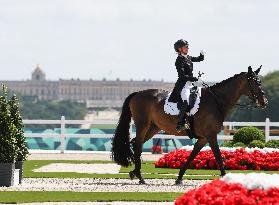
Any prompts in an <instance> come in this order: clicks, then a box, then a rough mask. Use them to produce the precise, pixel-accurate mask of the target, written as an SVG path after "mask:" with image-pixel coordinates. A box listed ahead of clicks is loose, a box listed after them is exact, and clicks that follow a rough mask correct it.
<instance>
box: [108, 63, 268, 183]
mask: <svg viewBox="0 0 279 205" xmlns="http://www.w3.org/2000/svg"><path fill="white" fill-rule="evenodd" d="M261 67H262V66H260V67H259V68H258V69H257V70H255V71H253V70H252V68H251V66H249V67H248V72H241V73H239V74H235V75H234V76H233V77H230V78H228V79H226V80H223V81H222V82H220V83H216V84H214V85H213V86H210V87H205V88H202V92H201V93H202V94H201V99H200V105H199V110H198V112H197V113H196V114H195V115H194V116H193V126H192V127H193V133H194V137H195V138H196V139H197V141H196V143H195V144H194V148H193V150H192V152H191V154H190V156H189V157H188V159H187V161H186V163H184V164H182V165H181V167H180V171H179V175H178V178H177V179H176V181H175V184H177V185H180V184H182V179H183V175H184V174H185V172H186V170H187V169H188V168H189V166H190V163H191V162H192V161H193V160H194V158H195V157H196V156H197V154H198V153H199V151H200V150H201V149H202V148H203V147H204V146H205V145H206V144H207V143H209V145H210V147H211V149H212V151H213V153H214V157H215V159H216V162H217V165H218V167H219V169H220V172H221V176H224V175H225V174H226V172H225V169H224V166H223V161H222V157H221V153H220V149H219V146H218V142H217V133H219V132H220V131H221V128H222V125H223V122H224V120H225V117H226V116H227V115H228V113H229V112H230V110H231V109H232V108H233V107H234V105H235V104H236V103H237V101H238V100H239V98H240V97H241V96H242V95H246V96H248V97H249V98H250V99H251V100H252V101H253V102H254V103H255V105H256V107H259V108H265V107H266V105H267V103H268V101H267V99H266V97H265V94H264V91H263V90H262V88H261V81H260V79H259V77H258V74H259V72H260V69H261ZM168 94H169V93H168V92H167V91H165V90H160V89H148V90H142V91H139V92H134V93H132V94H130V95H129V96H128V97H127V98H126V99H125V101H124V103H123V106H122V112H121V115H120V118H119V122H118V125H117V127H116V130H115V133H114V136H113V140H112V150H111V151H112V159H113V160H114V162H115V163H117V164H119V165H121V166H124V167H128V166H129V165H131V164H132V163H134V164H135V168H134V170H133V171H130V172H129V176H130V178H131V179H134V178H135V177H136V178H138V179H139V184H145V181H144V178H143V177H142V175H141V171H140V170H141V153H142V146H143V144H144V143H145V142H146V141H147V140H149V139H151V138H152V137H153V136H154V135H155V134H157V133H158V132H159V131H161V130H164V131H165V132H166V133H168V134H171V135H176V136H186V135H188V133H187V130H184V131H182V132H179V133H178V132H177V131H176V129H175V128H176V125H177V122H178V116H177V115H169V114H166V113H165V112H164V103H165V100H166V98H167V96H168ZM131 118H133V120H134V124H135V127H136V137H135V138H134V139H132V140H131V141H130V134H129V129H130V123H131Z"/></svg>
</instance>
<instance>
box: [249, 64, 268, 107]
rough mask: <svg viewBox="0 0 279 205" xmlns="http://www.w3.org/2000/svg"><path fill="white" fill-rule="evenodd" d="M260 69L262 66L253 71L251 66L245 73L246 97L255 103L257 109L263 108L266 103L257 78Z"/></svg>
mask: <svg viewBox="0 0 279 205" xmlns="http://www.w3.org/2000/svg"><path fill="white" fill-rule="evenodd" d="M261 68H262V66H260V67H259V68H258V69H257V70H255V71H253V70H252V67H251V66H249V67H248V72H247V73H246V77H247V95H248V96H249V98H250V99H251V100H252V101H253V102H254V103H256V106H257V107H261V108H265V107H266V105H267V103H268V101H267V99H266V97H265V94H264V91H263V90H262V88H261V80H260V78H259V77H258V74H259V72H260V70H261Z"/></svg>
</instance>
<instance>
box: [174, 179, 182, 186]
mask: <svg viewBox="0 0 279 205" xmlns="http://www.w3.org/2000/svg"><path fill="white" fill-rule="evenodd" d="M175 185H179V186H181V185H183V181H182V179H177V180H175Z"/></svg>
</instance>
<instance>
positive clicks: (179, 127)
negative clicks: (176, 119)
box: [176, 123, 190, 132]
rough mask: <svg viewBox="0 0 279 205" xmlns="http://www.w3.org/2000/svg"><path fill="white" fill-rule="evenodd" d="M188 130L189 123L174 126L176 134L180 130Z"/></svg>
mask: <svg viewBox="0 0 279 205" xmlns="http://www.w3.org/2000/svg"><path fill="white" fill-rule="evenodd" d="M189 129H190V125H189V123H183V124H178V125H177V126H176V131H177V132H181V131H182V130H189Z"/></svg>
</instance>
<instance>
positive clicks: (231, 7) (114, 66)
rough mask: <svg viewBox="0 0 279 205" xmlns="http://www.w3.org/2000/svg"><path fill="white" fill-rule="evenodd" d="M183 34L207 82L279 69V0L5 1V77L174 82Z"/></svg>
mask: <svg viewBox="0 0 279 205" xmlns="http://www.w3.org/2000/svg"><path fill="white" fill-rule="evenodd" d="M180 38H184V39H185V40H187V41H188V42H189V43H190V51H189V54H190V55H193V56H197V55H199V52H200V50H202V49H204V50H206V52H207V55H206V57H205V60H204V61H203V62H201V63H195V64H194V70H195V73H197V71H198V70H200V71H202V72H204V73H205V75H204V77H203V79H204V80H206V81H221V80H223V79H226V78H228V77H230V76H232V75H234V74H235V73H240V72H242V71H246V70H247V67H248V66H249V65H252V66H253V67H254V68H256V67H258V66H260V65H261V64H262V65H263V69H262V74H266V73H268V72H270V71H274V70H276V69H279V1H278V0H266V1H262V0H234V1H229V0H227V1H225V0H210V1H200V0H195V1H186V0H181V1H180V0H179V1H178V0H173V1H170V0H44V1H43V0H24V1H20V0H17V1H14V0H0V79H1V80H23V79H25V80H26V79H30V77H31V72H32V71H33V70H34V68H35V66H36V64H37V63H39V64H41V65H42V68H43V70H44V71H45V73H46V76H47V79H49V80H58V79H59V78H62V79H70V78H80V79H89V78H92V79H96V80H101V79H103V78H104V77H105V78H107V79H116V78H120V80H129V79H131V78H133V79H135V80H143V79H152V80H161V79H163V80H164V81H168V82H174V81H176V79H177V73H176V69H175V66H174V62H175V59H176V53H175V52H174V49H173V44H174V42H175V41H176V40H178V39H180Z"/></svg>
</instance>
